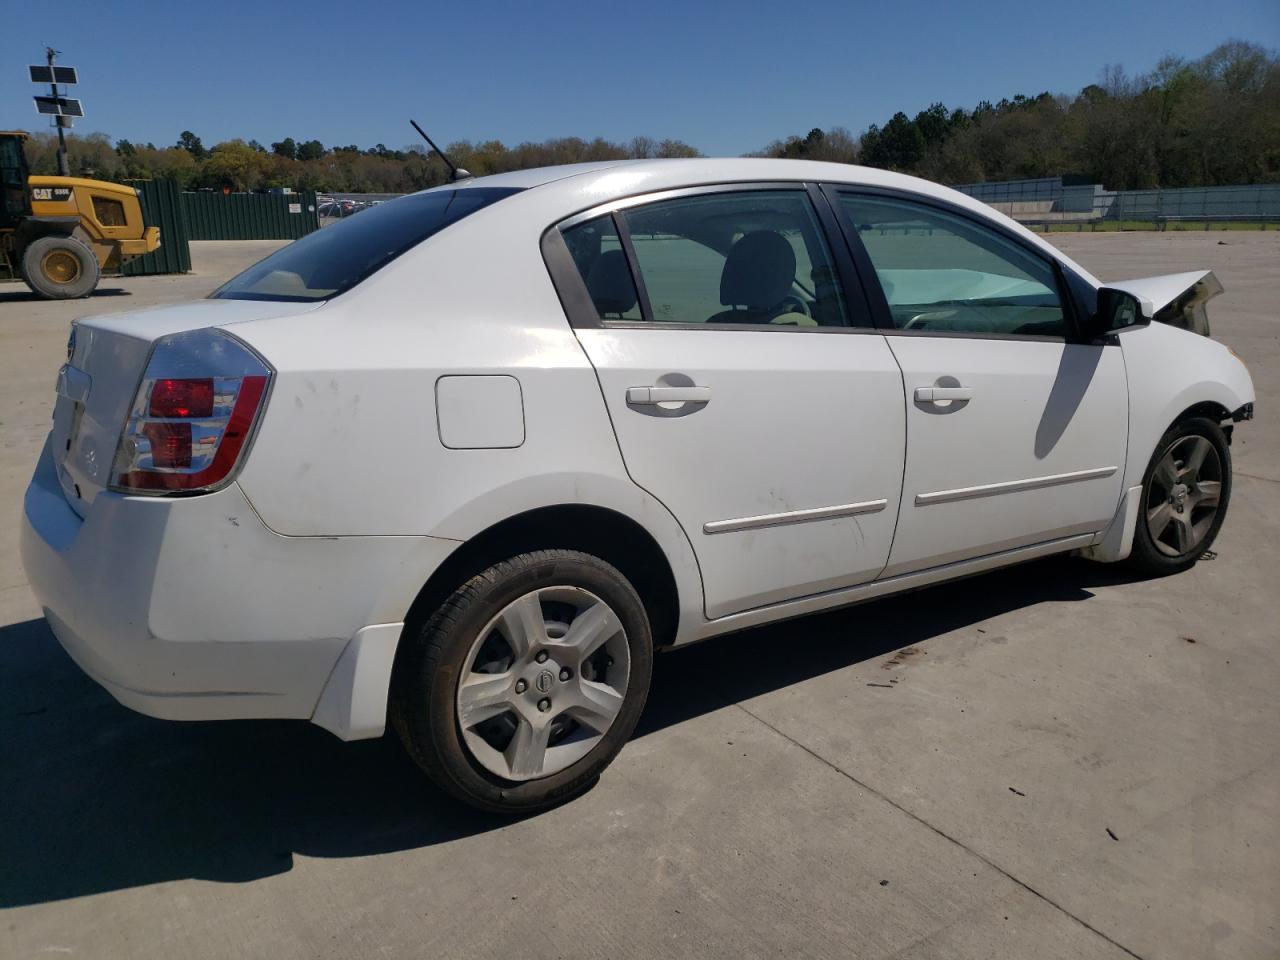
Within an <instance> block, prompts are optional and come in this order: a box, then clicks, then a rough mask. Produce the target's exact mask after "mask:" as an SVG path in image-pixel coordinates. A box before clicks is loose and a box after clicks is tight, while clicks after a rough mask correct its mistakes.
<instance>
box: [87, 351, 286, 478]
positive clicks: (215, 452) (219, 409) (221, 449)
mask: <svg viewBox="0 0 1280 960" xmlns="http://www.w3.org/2000/svg"><path fill="white" fill-rule="evenodd" d="M272 375H273V372H272V370H271V368H270V367H269V366H267V364H266V362H265V361H263V360H262V358H261V357H259V356H258V355H257V354H256V353H254V352H253V351H252V350H250V349H249V348H248V347H247V346H245V345H244V344H243V343H241V342H240V341H239V340H236V339H235V338H233V337H231V336H230V335H229V334H226V333H223V332H222V331H220V330H214V329H204V330H193V331H190V332H188V333H178V334H174V335H172V336H168V337H164V338H163V339H161V340H159V341H157V343H156V345H155V347H154V349H153V350H152V351H151V359H150V360H149V361H148V362H147V369H146V372H145V373H143V375H142V382H141V383H140V384H139V385H138V392H137V394H135V396H134V398H133V406H132V408H131V409H130V412H129V419H128V422H126V423H125V427H124V432H123V434H122V435H121V437H120V445H119V448H118V449H117V451H116V459H115V463H114V465H113V467H112V471H111V488H112V489H113V490H118V491H120V492H122V493H160V494H163V493H175V492H181V493H197V492H198V493H205V492H208V491H210V490H216V489H218V488H219V487H222V486H224V485H225V484H227V483H229V482H230V481H231V478H232V477H233V476H234V475H235V471H236V468H237V467H238V466H239V464H240V463H241V462H242V461H243V460H244V457H245V454H246V453H247V449H248V445H249V439H250V436H251V435H252V433H253V430H254V427H255V426H256V425H257V422H258V420H259V419H260V417H261V413H262V409H263V407H264V406H265V405H266V395H267V388H268V387H269V386H270V384H271V377H272Z"/></svg>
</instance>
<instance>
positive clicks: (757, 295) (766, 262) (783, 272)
mask: <svg viewBox="0 0 1280 960" xmlns="http://www.w3.org/2000/svg"><path fill="white" fill-rule="evenodd" d="M795 278H796V252H795V251H794V250H793V249H791V244H789V243H788V242H787V240H786V238H785V237H784V236H783V235H782V234H780V233H777V232H775V231H773V230H756V231H754V232H753V233H748V234H746V235H744V236H743V237H742V238H741V239H739V240H738V242H737V243H735V244H734V245H733V246H732V247H731V248H730V249H729V256H728V258H727V259H726V260H725V262H724V270H723V271H722V272H721V274H720V302H721V303H722V304H724V305H725V306H737V307H747V308H749V309H755V310H767V309H769V308H770V307H772V306H774V305H775V304H777V303H778V301H780V300H782V298H783V297H786V296H787V295H788V294H789V293H791V284H792V282H793V281H794V280H795Z"/></svg>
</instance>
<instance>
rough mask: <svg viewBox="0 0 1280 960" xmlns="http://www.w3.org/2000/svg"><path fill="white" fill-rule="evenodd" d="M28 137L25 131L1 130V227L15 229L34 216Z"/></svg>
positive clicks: (1, 228)
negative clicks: (25, 148) (28, 165)
mask: <svg viewBox="0 0 1280 960" xmlns="http://www.w3.org/2000/svg"><path fill="white" fill-rule="evenodd" d="M26 139H27V135H26V134H25V133H21V132H19V131H16V130H0V200H3V202H2V203H0V230H13V229H14V228H16V227H17V225H18V224H19V223H20V222H21V221H22V220H24V219H26V218H27V217H29V216H31V197H30V194H28V192H27V156H26V153H25V152H24V151H23V149H22V145H23V142H24V141H25V140H26Z"/></svg>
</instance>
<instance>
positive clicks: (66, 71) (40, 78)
mask: <svg viewBox="0 0 1280 960" xmlns="http://www.w3.org/2000/svg"><path fill="white" fill-rule="evenodd" d="M27 70H29V71H30V72H31V82H32V83H67V84H71V83H79V82H80V81H79V80H78V79H77V78H76V68H75V67H55V66H41V65H39V64H32V65H31V66H29V67H27Z"/></svg>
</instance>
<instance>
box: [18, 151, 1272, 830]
mask: <svg viewBox="0 0 1280 960" xmlns="http://www.w3.org/2000/svg"><path fill="white" fill-rule="evenodd" d="M1220 290H1221V287H1220V286H1219V285H1218V282H1217V280H1216V279H1215V278H1214V276H1213V274H1212V273H1208V272H1196V273H1189V274H1178V275H1174V276H1169V277H1157V278H1153V279H1150V280H1144V281H1135V282H1130V283H1126V284H1121V285H1117V286H1116V287H1114V288H1104V287H1103V286H1102V285H1101V284H1100V283H1099V281H1098V280H1096V279H1095V278H1094V277H1092V276H1090V274H1089V273H1088V272H1087V271H1085V270H1083V269H1081V268H1080V267H1079V266H1078V265H1076V264H1075V263H1072V262H1071V261H1070V260H1068V259H1067V258H1065V257H1064V256H1063V255H1062V254H1061V253H1060V252H1059V251H1058V250H1056V249H1055V248H1054V247H1052V246H1050V245H1049V244H1047V243H1045V242H1044V241H1043V240H1041V239H1040V238H1039V237H1037V236H1035V235H1034V234H1032V233H1030V232H1028V231H1027V230H1025V229H1023V228H1022V227H1020V226H1019V225H1017V224H1016V223H1014V222H1013V221H1011V220H1009V219H1007V218H1005V217H1003V216H1001V215H999V214H997V213H995V212H994V211H992V210H991V209H990V208H989V207H986V206H984V205H983V204H981V203H978V202H977V201H975V200H972V199H970V198H969V197H966V196H963V195H961V194H959V193H956V192H954V191H952V190H948V189H945V188H943V187H939V186H936V185H934V184H930V183H926V182H924V181H921V180H916V179H912V178H909V177H904V176H899V175H896V174H892V173H886V172H883V171H878V170H870V169H863V168H859V167H852V166H844V165H837V164H823V163H809V162H802V161H785V160H754V159H752V160H745V159H744V160H657V161H638V162H622V163H616V164H591V165H581V166H568V167H558V168H549V169H544V170H529V171H523V172H519V173H512V174H505V175H501V176H495V177H488V178H484V179H477V180H466V181H461V182H457V183H454V184H450V185H448V186H444V187H439V188H436V189H434V190H428V191H426V192H423V193H419V194H415V195H413V196H409V197H404V198H402V199H399V200H395V201H392V202H389V203H385V204H381V205H380V206H378V207H376V208H374V209H371V210H369V211H368V212H366V213H365V215H364V216H362V217H355V218H353V219H351V220H350V221H345V222H343V223H342V224H339V225H337V226H335V227H332V228H330V229H327V230H324V231H321V232H318V233H313V234H311V235H310V236H308V237H306V238H304V239H302V240H300V241H298V242H297V243H294V244H292V245H290V246H288V247H285V248H283V249H282V250H280V251H279V252H277V253H275V254H274V255H272V256H270V257H268V258H267V259H266V260H264V261H262V262H261V263H259V264H257V265H255V266H253V267H251V268H250V269H249V270H247V271H245V272H244V273H242V274H241V275H240V276H238V277H236V278H235V279H233V280H232V281H230V282H229V283H228V284H227V285H226V286H224V287H222V288H221V289H220V290H218V291H217V292H216V293H214V294H213V295H212V296H211V297H210V298H209V299H207V300H202V301H199V302H195V303H189V304H185V305H182V306H178V307H171V308H165V309H160V310H153V311H147V312H141V313H132V314H118V315H113V316H108V317H98V318H93V319H87V320H82V321H80V322H78V323H77V324H76V325H74V326H73V328H72V335H71V342H70V343H69V345H68V353H67V363H66V365H65V366H64V367H63V368H62V370H61V371H60V372H59V374H58V388H57V390H58V398H57V407H56V412H55V416H54V423H53V429H52V431H51V433H50V435H49V439H48V443H47V444H46V446H45V449H44V452H43V453H42V454H41V456H40V460H39V463H38V465H37V467H36V471H35V476H34V477H33V479H32V481H31V485H30V487H29V489H28V491H27V494H26V503H25V523H24V528H23V536H22V555H23V561H24V564H25V567H26V571H27V575H28V577H29V580H30V582H31V585H32V587H33V588H34V590H35V592H36V594H37V596H38V597H39V600H40V602H41V604H42V606H43V608H44V611H45V614H46V616H47V618H48V621H49V624H50V626H51V627H52V629H53V632H54V633H55V634H56V636H57V637H58V639H59V640H60V641H61V643H62V644H63V646H65V647H66V649H67V651H68V652H69V653H70V654H71V656H72V657H73V658H74V659H75V660H76V661H77V662H78V663H79V664H80V666H81V667H82V668H83V669H84V670H85V671H86V672H87V673H88V674H89V675H90V676H92V677H93V678H94V679H95V680H97V681H98V682H99V683H100V684H102V686H104V687H105V688H106V689H107V690H109V691H110V692H111V694H112V695H113V696H115V697H116V699H118V700H119V701H120V702H121V703H123V704H125V705H126V706H129V707H132V708H133V709H135V710H139V711H141V712H143V713H147V714H150V715H153V716H158V717H166V718H172V719H180V720H207V719H218V718H232V717H294V718H300V719H309V720H311V721H312V722H313V723H316V724H319V725H320V726H322V727H324V728H326V729H328V730H331V731H332V732H333V733H335V734H336V735H338V736H339V737H341V738H343V739H346V740H354V739H359V738H364V737H377V736H380V735H382V733H383V732H384V729H385V727H386V725H387V723H388V722H390V723H391V724H392V725H393V726H394V727H395V728H396V730H397V731H398V733H399V735H400V737H401V738H402V739H403V741H404V743H405V745H406V747H407V749H408V751H409V753H410V754H411V755H412V756H413V757H414V758H415V759H416V760H417V761H418V763H420V764H421V765H422V767H423V768H424V769H425V770H426V771H427V773H429V774H430V775H431V777H432V778H434V779H435V780H436V781H437V782H438V783H439V784H440V785H441V786H442V787H444V788H445V789H446V790H448V791H449V792H451V793H452V794H454V795H455V796H457V797H460V798H462V799H464V800H466V801H468V802H470V803H473V804H475V805H477V806H480V807H484V808H488V809H497V810H509V811H528V810H532V809H538V808H542V807H545V806H548V805H550V804H553V803H556V802H560V801H563V800H565V799H567V798H569V797H572V796H574V795H575V794H577V793H579V792H581V791H583V790H585V789H587V788H588V787H589V786H590V785H591V784H592V783H593V782H594V781H595V780H596V778H597V777H598V776H599V775H600V773H601V771H602V770H603V769H604V767H605V766H606V765H607V764H608V763H609V762H610V760H611V759H612V758H613V757H614V756H615V754H617V752H618V750H619V749H620V748H621V747H622V745H623V743H624V742H625V741H626V739H627V738H628V736H629V735H630V734H631V732H632V730H633V729H634V727H635V724H636V721H637V719H638V717H639V715H640V712H641V710H642V708H643V706H644V701H645V696H646V694H647V692H648V688H649V678H650V668H651V663H652V657H653V654H654V651H656V650H659V649H662V648H666V647H672V646H676V645H680V644H685V643H690V642H692V641H695V640H701V639H705V638H707V637H711V636H715V635H717V634H725V633H730V632H732V631H736V630H741V629H743V628H744V627H750V626H754V625H756V624H762V623H768V622H771V621H775V620H780V619H783V618H786V617H795V616H799V615H803V614H808V613H812V612H814V611H817V610H825V609H829V608H832V607H839V606H845V605H849V604H855V603H858V602H861V601H864V600H868V599H871V598H873V597H879V596H884V595H886V594H890V593H894V592H897V591H901V590H907V589H913V588H917V587H920V586H922V585H925V584H929V583H934V582H938V581H942V580H949V579H952V578H955V577H961V576H967V575H970V574H974V573H978V572H980V571H984V570H989V569H992V568H994V567H1001V566H1005V565H1008V564H1013V563H1018V562H1021V561H1025V560H1029V559H1032V558H1035V557H1041V556H1045V555H1047V554H1054V553H1064V552H1076V553H1079V554H1083V555H1085V556H1088V557H1091V558H1093V559H1095V560H1100V561H1120V560H1126V559H1127V560H1128V562H1129V563H1130V564H1132V565H1133V566H1134V567H1135V568H1137V569H1138V570H1140V571H1142V572H1144V573H1147V574H1152V575H1160V574H1167V573H1174V572H1177V571H1180V570H1183V569H1186V568H1187V567H1189V566H1191V565H1192V564H1193V563H1195V562H1196V559H1197V558H1198V557H1199V556H1201V555H1202V554H1203V553H1204V552H1205V551H1206V550H1207V549H1208V548H1209V547H1210V545H1211V544H1212V543H1213V540H1214V537H1215V536H1216V534H1217V532H1218V529H1219V527H1220V526H1221V524H1222V521H1223V517H1224V514H1225V512H1226V508H1227V503H1228V500H1229V498H1230V494H1231V457H1230V447H1229V443H1230V439H1231V431H1232V428H1233V424H1234V423H1235V422H1238V421H1241V420H1247V419H1249V418H1250V417H1251V416H1252V413H1253V401H1254V391H1253V384H1252V382H1251V380H1250V378H1249V374H1248V372H1247V370H1246V369H1245V366H1244V364H1243V363H1241V362H1240V360H1239V359H1238V358H1236V357H1235V356H1234V355H1233V354H1232V353H1231V352H1230V351H1229V350H1228V349H1227V348H1226V347H1224V346H1222V345H1220V344H1218V343H1215V342H1214V341H1213V340H1211V339H1209V337H1208V332H1209V330H1208V320H1207V317H1206V314H1205V306H1204V305H1205V301H1206V300H1208V299H1209V298H1210V297H1211V296H1213V295H1214V294H1215V293H1217V292H1219V291H1220ZM723 642H726V643H731V642H732V641H731V640H726V641H723Z"/></svg>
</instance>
